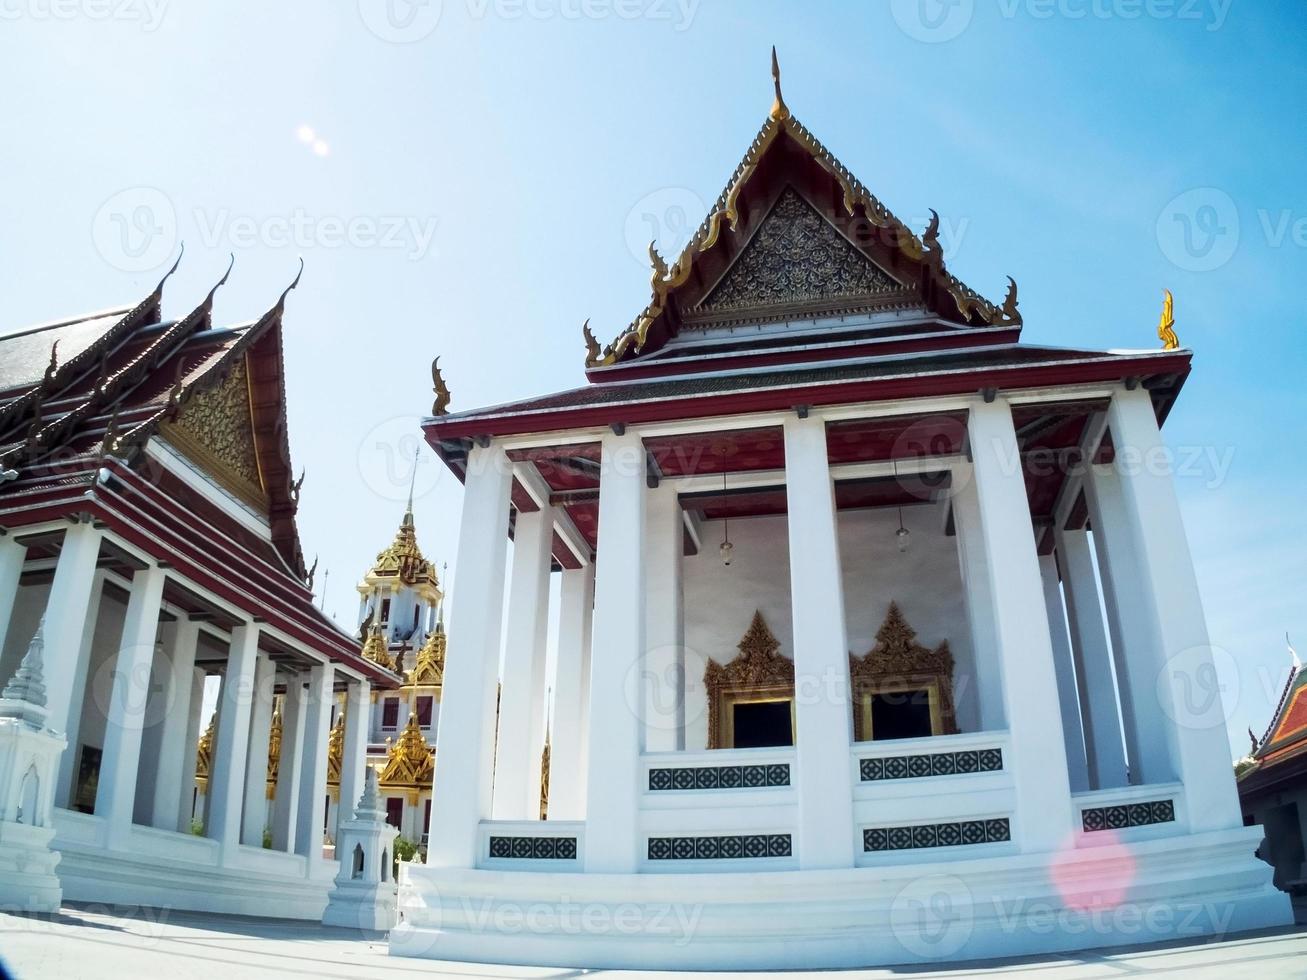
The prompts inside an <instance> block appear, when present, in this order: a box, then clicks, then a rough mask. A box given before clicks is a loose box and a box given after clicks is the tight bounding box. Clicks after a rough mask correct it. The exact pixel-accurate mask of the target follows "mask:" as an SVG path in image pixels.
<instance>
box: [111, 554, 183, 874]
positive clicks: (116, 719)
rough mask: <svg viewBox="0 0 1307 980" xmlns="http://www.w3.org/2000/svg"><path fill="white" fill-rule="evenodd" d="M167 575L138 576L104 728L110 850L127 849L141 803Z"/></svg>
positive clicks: (156, 571)
mask: <svg viewBox="0 0 1307 980" xmlns="http://www.w3.org/2000/svg"><path fill="white" fill-rule="evenodd" d="M166 577H167V576H166V573H165V572H164V570H163V569H162V568H159V567H158V566H154V565H152V566H150V567H149V568H143V569H141V570H140V571H138V572H137V573H136V574H135V575H134V576H132V589H131V594H130V596H129V598H128V600H127V613H126V616H125V618H124V619H123V631H122V640H121V642H120V643H119V647H118V656H117V658H116V659H115V660H114V671H113V690H112V692H111V694H110V700H109V712H108V717H107V719H106V721H105V729H104V754H103V756H102V763H101V766H100V780H99V784H98V786H97V789H96V794H95V812H96V816H102V817H103V818H104V822H105V830H106V843H107V845H108V846H109V848H110V849H113V850H117V849H121V848H123V847H125V846H126V845H127V843H128V840H129V838H130V836H131V830H132V810H133V808H134V807H135V805H136V774H137V771H138V769H139V766H140V762H141V730H142V728H143V727H144V724H145V706H146V703H147V701H148V699H149V693H150V668H151V666H152V664H153V662H154V647H155V643H156V642H157V640H158V636H159V605H160V603H161V602H162V601H163V584H164V579H165V578H166Z"/></svg>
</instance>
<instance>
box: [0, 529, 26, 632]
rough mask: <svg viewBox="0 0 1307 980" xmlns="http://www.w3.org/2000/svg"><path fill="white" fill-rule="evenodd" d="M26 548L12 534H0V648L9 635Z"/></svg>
mask: <svg viewBox="0 0 1307 980" xmlns="http://www.w3.org/2000/svg"><path fill="white" fill-rule="evenodd" d="M26 560H27V549H26V548H25V547H23V546H22V545H21V544H19V543H18V542H17V541H15V540H14V537H13V535H12V534H0V649H3V648H4V642H5V637H6V636H8V635H9V621H10V619H11V618H12V617H13V614H14V601H15V600H16V599H17V598H18V586H19V583H20V582H21V580H22V577H23V562H24V561H26Z"/></svg>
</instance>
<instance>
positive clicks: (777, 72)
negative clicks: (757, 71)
mask: <svg viewBox="0 0 1307 980" xmlns="http://www.w3.org/2000/svg"><path fill="white" fill-rule="evenodd" d="M771 80H772V84H773V85H775V86H776V101H775V102H773V103H772V104H771V117H772V118H773V119H775V120H776V121H777V122H783V121H784V120H786V119H789V118H790V108H789V106H787V105H786V104H785V97H784V96H782V95H781V63H780V62H779V61H777V60H776V45H774V44H773V45H772V48H771Z"/></svg>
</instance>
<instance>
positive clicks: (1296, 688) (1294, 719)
mask: <svg viewBox="0 0 1307 980" xmlns="http://www.w3.org/2000/svg"><path fill="white" fill-rule="evenodd" d="M1251 760H1252V765H1251V766H1249V767H1248V768H1247V769H1245V770H1244V771H1243V772H1242V774H1241V775H1240V776H1239V793H1240V795H1247V794H1251V793H1260V792H1264V791H1267V790H1271V789H1275V788H1277V787H1283V786H1284V784H1286V783H1289V782H1293V783H1301V781H1302V780H1303V779H1307V667H1304V666H1303V664H1301V663H1300V662H1298V659H1297V656H1296V655H1295V657H1294V661H1293V667H1292V669H1291V670H1290V671H1289V679H1288V680H1287V681H1285V684H1284V689H1283V690H1282V691H1281V692H1280V700H1279V702H1278V703H1277V704H1276V706H1275V712H1274V713H1273V714H1272V715H1271V722H1270V724H1269V725H1267V727H1266V731H1265V733H1263V735H1262V737H1261V738H1260V739H1257V740H1255V742H1254V746H1253V752H1252V756H1251Z"/></svg>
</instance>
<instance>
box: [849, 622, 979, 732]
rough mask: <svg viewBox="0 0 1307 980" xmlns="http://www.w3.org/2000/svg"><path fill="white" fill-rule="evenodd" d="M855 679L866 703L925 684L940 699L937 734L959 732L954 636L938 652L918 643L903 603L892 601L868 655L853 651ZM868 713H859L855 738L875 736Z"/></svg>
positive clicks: (855, 690) (856, 713) (851, 663)
mask: <svg viewBox="0 0 1307 980" xmlns="http://www.w3.org/2000/svg"><path fill="white" fill-rule="evenodd" d="M849 680H850V682H851V685H852V687H853V695H854V701H855V703H861V702H862V701H863V699H864V697H865V696H866V695H868V694H870V693H879V692H883V691H904V690H908V689H910V688H914V687H921V688H924V689H926V690H927V691H929V692H931V693H932V695H933V696H934V697H935V698H937V701H936V703H935V704H934V705H933V707H934V708H935V709H936V710H934V711H932V717H935V716H937V717H938V726H937V727H938V728H939V729H940V730H939V731H937V732H936V733H935V734H938V735H952V734H956V733H957V730H958V728H957V721H956V719H955V717H954V710H953V654H952V652H951V651H950V650H949V646H948V640H944V641H943V642H942V643H940V645H939V646H937V647H936V648H935V649H934V650H931V649H929V648H927V647H924V646H922V645H921V644H920V643H918V642H917V633H916V630H914V629H913V628H912V627H911V626H909V625H908V621H907V620H906V619H904V618H903V612H902V610H900V609H899V606H898V603H897V602H891V603H890V604H889V612H888V613H887V614H886V616H885V622H883V623H882V624H881V627H880V629H879V630H877V631H876V645H875V646H874V647H872V648H871V649H870V650H869V651H868V652H867V653H866V654H865V655H863V656H861V657H855V656H853V655H852V654H850V655H849ZM863 714H864V713H863V712H862V711H854V713H853V729H854V736H853V737H854V740H855V741H862V740H864V739H867V738H870V737H871V733H870V731H868V730H866V729H867V728H868V725H867V723H866V719H865V718H864V717H863Z"/></svg>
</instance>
